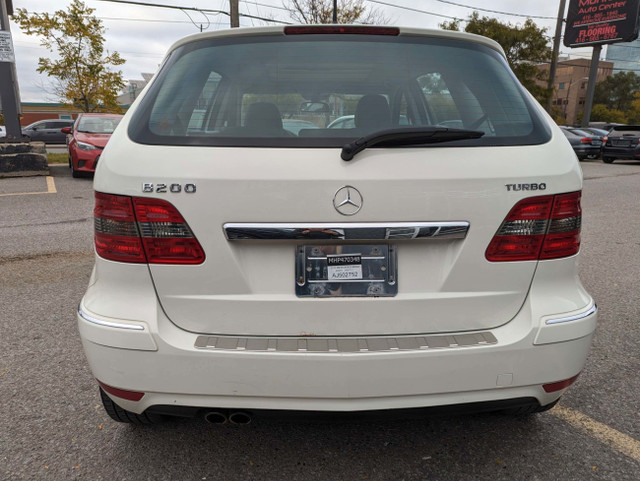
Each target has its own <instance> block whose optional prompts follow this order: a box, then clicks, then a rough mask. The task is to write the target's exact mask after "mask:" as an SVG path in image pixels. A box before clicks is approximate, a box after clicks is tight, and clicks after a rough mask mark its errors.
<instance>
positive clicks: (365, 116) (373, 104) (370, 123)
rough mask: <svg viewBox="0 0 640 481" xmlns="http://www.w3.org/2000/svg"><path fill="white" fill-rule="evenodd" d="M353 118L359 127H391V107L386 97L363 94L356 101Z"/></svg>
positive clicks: (372, 128) (371, 128) (370, 128)
mask: <svg viewBox="0 0 640 481" xmlns="http://www.w3.org/2000/svg"><path fill="white" fill-rule="evenodd" d="M354 120H355V123H356V128H359V129H367V130H383V129H386V128H391V109H389V103H388V102H387V99H386V98H384V97H383V96H382V95H371V94H370V95H365V96H364V97H362V98H361V99H360V101H359V102H358V107H356V114H355V119H354Z"/></svg>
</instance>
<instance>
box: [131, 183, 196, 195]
mask: <svg viewBox="0 0 640 481" xmlns="http://www.w3.org/2000/svg"><path fill="white" fill-rule="evenodd" d="M142 192H144V193H147V194H150V193H152V192H155V193H156V194H166V193H171V194H179V193H180V192H184V193H185V194H195V193H196V184H184V185H183V184H177V183H176V184H154V183H152V182H143V183H142Z"/></svg>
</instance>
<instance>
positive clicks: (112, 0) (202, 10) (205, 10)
mask: <svg viewBox="0 0 640 481" xmlns="http://www.w3.org/2000/svg"><path fill="white" fill-rule="evenodd" d="M98 1H99V2H110V3H121V4H128V5H137V6H141V7H156V8H168V9H171V10H181V11H185V10H189V11H192V12H200V13H203V14H205V15H207V14H209V13H211V14H222V15H227V16H229V12H226V11H224V10H213V9H208V8H195V7H176V6H173V5H162V4H159V3H145V2H136V1H133V0H98ZM239 16H240V17H245V18H253V19H256V20H263V21H265V22H273V23H281V24H283V25H291V23H290V22H283V21H281V20H274V19H272V18H264V17H258V16H257V15H249V14H246V13H240V14H239Z"/></svg>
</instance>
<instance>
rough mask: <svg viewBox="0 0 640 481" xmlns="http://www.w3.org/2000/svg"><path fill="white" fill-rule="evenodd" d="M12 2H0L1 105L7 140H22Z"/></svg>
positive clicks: (2, 0) (5, 0)
mask: <svg viewBox="0 0 640 481" xmlns="http://www.w3.org/2000/svg"><path fill="white" fill-rule="evenodd" d="M10 13H11V14H13V5H12V3H11V0H0V105H2V112H3V115H4V123H5V126H6V128H7V140H19V139H21V138H22V129H21V128H20V93H19V91H18V82H17V75H16V63H15V53H14V50H13V42H12V41H11V30H10V27H9V14H10Z"/></svg>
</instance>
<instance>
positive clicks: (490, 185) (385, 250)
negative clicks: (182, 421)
mask: <svg viewBox="0 0 640 481" xmlns="http://www.w3.org/2000/svg"><path fill="white" fill-rule="evenodd" d="M301 37H302V36H301ZM304 37H305V38H304V42H303V44H304V48H305V52H306V51H308V50H309V49H314V48H315V57H314V58H315V60H309V58H310V56H309V55H308V54H307V53H305V54H304V55H301V54H300V52H301V50H299V49H298V50H297V49H296V48H294V47H292V46H291V44H292V43H295V42H291V41H290V39H288V38H287V37H283V36H282V35H281V34H280V36H279V37H278V38H279V39H280V40H281V41H282V42H283V43H287V48H284V49H283V48H281V47H282V45H276V46H275V47H273V46H272V47H273V48H274V50H273V51H269V50H268V49H267V50H266V51H265V52H260V51H257V52H256V51H255V50H256V49H258V50H260V49H259V48H258V47H257V45H264V42H261V40H264V38H260V37H257V38H251V37H242V41H241V42H240V46H238V44H236V43H234V42H230V43H229V42H228V39H225V38H224V37H222V39H223V40H224V41H222V43H220V41H219V39H218V38H216V37H213V38H210V37H205V39H204V40H203V41H202V42H201V43H200V44H198V45H196V46H197V47H198V48H195V47H194V45H191V44H186V46H185V48H184V50H183V51H182V52H180V55H178V57H177V58H178V60H175V59H174V61H173V63H172V62H168V63H167V64H166V65H165V67H164V72H161V74H160V76H159V80H157V81H156V84H155V85H154V86H153V87H152V89H151V90H150V92H149V94H148V96H147V97H146V98H145V99H144V100H143V102H142V104H141V105H140V106H139V107H138V109H137V111H136V113H135V115H134V116H131V115H127V117H126V118H125V120H124V121H123V125H124V126H125V128H126V129H127V131H126V132H125V131H124V130H123V129H119V130H118V131H117V132H116V133H115V134H114V140H113V141H112V142H111V143H110V144H109V146H108V147H107V149H106V150H105V154H104V155H103V163H102V165H101V168H100V170H99V172H98V175H97V177H96V183H95V186H96V190H97V191H109V190H111V191H113V188H111V189H110V188H109V187H110V186H111V187H112V186H114V185H118V186H120V187H119V188H118V193H120V194H124V195H128V196H134V197H135V198H144V199H162V201H165V202H169V203H170V204H171V205H173V206H174V207H175V209H176V210H177V212H179V214H180V215H181V216H182V220H179V221H175V220H174V223H176V222H177V223H178V224H180V225H181V226H182V227H180V229H181V232H187V235H192V236H193V237H194V238H195V239H197V242H198V243H199V245H200V246H201V248H202V251H203V252H204V258H203V259H201V260H200V261H199V263H197V264H195V265H188V264H186V265H185V264H183V265H181V264H180V263H177V264H176V263H172V264H167V263H162V262H160V263H151V264H150V265H149V269H150V273H151V276H152V277H153V282H154V285H155V287H156V291H157V294H158V298H159V301H160V304H161V306H162V309H163V310H164V312H165V313H166V314H167V316H168V317H169V318H170V319H171V321H172V322H174V323H175V324H176V325H177V326H179V327H181V328H183V329H185V330H188V331H192V332H198V333H210V334H230V335H249V336H251V335H256V336H263V335H265V336H266V335H269V336H273V335H278V336H349V335H382V334H414V333H444V332H460V331H474V330H482V329H488V328H492V327H495V326H499V325H502V324H504V323H506V322H508V321H509V320H510V319H512V318H513V317H514V316H515V315H516V314H517V313H518V312H519V310H520V309H521V307H522V305H523V303H524V301H525V299H526V296H527V292H528V289H529V286H530V284H531V281H532V278H533V276H534V273H535V270H536V265H537V262H538V261H537V259H538V254H537V253H536V255H535V256H534V258H532V259H531V260H525V261H507V262H499V261H496V260H488V258H487V255H488V254H487V248H488V247H489V245H490V244H491V242H492V239H494V236H495V235H496V233H497V232H498V231H499V230H500V229H501V226H502V229H504V226H505V225H506V224H503V221H505V219H507V216H508V215H509V212H510V211H511V209H512V208H513V207H514V206H515V205H516V204H517V203H518V201H520V200H521V199H525V198H529V197H543V198H545V199H550V200H549V204H548V205H549V206H551V205H553V202H554V200H553V195H551V196H550V195H549V194H553V193H556V192H570V191H571V190H577V189H579V186H580V182H581V177H580V173H579V168H578V167H577V164H576V163H575V159H574V157H573V154H572V152H571V150H570V149H569V147H568V145H567V144H566V142H564V139H559V138H557V137H555V138H554V140H553V141H551V142H550V139H551V135H550V133H549V132H550V131H549V129H548V127H546V126H545V124H544V122H543V121H542V120H541V116H540V115H539V114H538V113H537V111H536V107H534V106H533V104H532V103H531V102H530V101H529V99H528V97H527V95H526V94H525V93H524V92H522V91H521V90H520V88H519V87H518V86H517V84H516V82H515V81H514V80H513V79H512V77H511V75H510V74H509V73H508V71H507V69H506V67H505V64H504V62H503V61H502V60H501V57H500V55H499V54H498V53H497V52H496V51H495V50H492V49H490V48H488V47H487V48H485V47H484V46H481V45H479V44H474V43H472V42H471V41H469V40H467V41H461V40H455V41H453V45H452V44H451V41H450V39H445V40H443V39H437V38H436V39H434V38H433V37H425V38H422V37H413V36H412V37H408V38H406V39H404V40H403V41H399V40H398V39H399V37H398V36H389V37H384V38H382V39H380V38H378V37H376V36H375V35H365V36H364V38H359V36H357V35H353V36H351V37H350V38H349V39H348V40H344V37H342V36H340V35H331V36H329V37H330V39H331V40H330V42H331V41H332V42H339V45H338V47H340V49H341V51H342V52H343V54H344V57H345V59H344V60H340V61H338V60H335V59H334V57H335V56H332V57H331V56H329V55H327V53H326V51H325V49H326V50H327V51H332V52H334V51H335V46H333V45H332V44H331V43H330V42H329V43H328V44H326V42H327V38H326V36H323V35H317V37H318V38H317V43H318V45H316V43H314V42H311V43H309V37H310V36H304ZM314 37H316V36H314ZM400 37H402V36H400ZM267 40H269V41H273V39H272V38H270V37H269V38H268V39H267ZM463 40H464V37H463ZM372 42H377V45H376V49H374V50H376V51H377V55H371V54H369V53H367V52H369V51H370V50H371V43H372ZM267 43H268V42H267ZM276 43H277V42H276ZM230 47H233V48H231V51H230V52H229V53H228V54H227V52H225V51H224V49H225V48H230ZM239 47H242V48H241V49H240V51H241V53H242V55H243V62H244V64H243V67H242V68H239V67H237V62H235V61H233V58H237V57H238V54H239V52H240V51H238V50H237V48H239ZM480 47H482V48H481V49H480V50H482V53H478V51H477V49H478V48H480ZM288 48H291V50H288ZM350 48H353V51H350V50H349V49H350ZM398 48H400V49H402V51H403V52H404V54H405V59H404V60H403V61H402V62H404V63H403V65H405V63H408V64H411V65H412V68H410V69H409V72H408V73H407V74H406V75H405V74H403V75H401V76H400V77H398V76H397V75H395V74H389V73H386V74H385V73H384V72H386V71H388V69H386V68H383V69H382V70H380V69H379V64H380V62H382V63H383V64H384V61H388V62H393V60H392V59H394V58H396V57H397V55H396V54H397V52H398V50H397V49H398ZM424 48H428V49H432V50H433V49H435V50H434V51H433V55H430V56H428V57H436V58H442V59H446V57H447V55H442V54H448V55H449V57H451V56H454V57H456V56H457V57H459V58H458V59H457V60H458V61H461V60H464V58H462V57H464V56H465V55H468V58H467V60H468V62H467V65H468V63H469V62H471V63H475V62H480V65H482V66H483V68H484V69H485V70H486V72H487V75H488V77H489V78H487V79H485V81H483V82H475V81H473V80H470V79H468V77H469V76H468V75H466V74H465V73H464V72H465V71H464V69H463V68H462V67H461V66H456V62H455V61H454V62H453V63H452V62H451V61H446V60H442V61H437V62H436V63H435V64H433V63H428V65H427V64H426V63H425V65H424V66H416V62H417V63H419V60H417V59H418V58H419V53H420V52H421V49H424ZM442 48H445V51H439V50H438V49H442ZM207 49H214V50H215V53H216V55H212V52H206V53H207V55H200V53H201V52H202V50H207ZM216 49H220V50H216ZM242 49H244V50H242ZM385 49H386V50H385ZM447 49H448V50H447ZM178 50H179V49H178ZM276 52H277V53H276ZM290 52H298V53H297V57H296V62H291V61H290V60H291V57H290V56H288V55H290ZM176 55H177V54H176ZM189 57H193V58H191V59H190V58H189ZM273 57H279V60H278V61H277V62H275V64H271V63H270V62H269V61H264V59H265V58H273ZM204 58H207V59H212V58H213V59H218V60H208V62H209V65H208V66H207V69H206V73H205V72H201V71H200V68H199V67H197V66H202V61H203V59H204ZM355 58H358V59H360V64H359V65H358V67H357V69H356V68H355V67H353V61H355V60H354V59H355ZM420 58H422V57H420ZM185 59H187V60H188V61H185ZM305 59H306V60H305ZM189 62H190V63H189ZM323 62H324V64H323ZM336 62H337V63H336ZM329 64H331V65H332V67H333V68H332V69H328V68H327V65H329ZM349 65H351V66H352V67H353V68H351V69H349V68H348V66H349ZM392 66H394V67H395V68H396V69H397V68H398V66H397V65H392ZM405 66H406V65H405ZM276 67H278V68H276ZM294 67H295V68H294ZM340 68H341V69H342V71H343V72H342V74H341V76H340V75H336V74H335V73H328V72H335V71H337V70H339V69H340ZM194 69H195V70H194ZM247 70H255V71H254V72H252V73H250V74H246V75H248V77H246V76H245V77H240V78H232V77H234V76H240V75H241V72H245V73H246V71H247ZM480 71H482V69H480ZM276 72H278V73H277V75H278V80H279V81H280V82H274V83H268V84H265V85H261V84H260V85H259V84H258V83H256V82H257V81H256V79H260V78H263V79H268V78H270V76H273V75H276ZM425 72H426V73H425ZM374 73H375V75H377V76H381V77H380V78H379V79H377V80H376V81H370V80H366V79H371V78H372V75H373V74H374ZM243 75H244V74H243ZM318 76H321V77H322V79H321V80H322V83H323V91H322V92H321V91H320V90H318V85H319V84H318V82H317V78H318ZM345 76H346V77H347V80H345ZM425 76H427V77H425ZM187 77H190V79H191V80H190V81H195V80H194V79H197V78H200V79H201V81H200V82H199V83H197V82H196V83H197V89H196V90H197V91H198V92H199V93H198V94H197V95H195V101H194V102H193V103H192V104H191V107H190V109H191V111H194V110H196V109H195V107H198V108H197V110H198V113H197V115H198V122H192V121H188V122H187V121H184V122H183V123H182V124H181V125H182V127H179V126H176V125H175V122H176V120H175V119H176V118H177V117H180V115H181V114H180V109H182V108H184V104H186V103H189V99H188V97H189V94H185V95H184V96H185V99H186V100H184V101H182V103H180V105H177V104H175V103H174V100H173V99H174V98H175V96H176V95H175V93H176V92H177V91H182V92H184V84H183V82H186V80H184V79H183V78H187ZM291 78H294V79H295V82H292V81H291ZM355 78H357V79H358V82H359V83H358V84H356V83H354V82H353V79H355ZM445 79H446V80H445ZM227 80H228V81H229V83H225V82H226V81H227ZM249 80H251V81H249ZM252 82H253V83H252ZM488 82H493V86H491V87H490V88H489V87H487V85H488ZM445 83H446V85H445ZM497 83H500V84H501V85H498V86H499V87H500V88H497V87H496V89H494V88H493V87H494V86H496V84H497ZM256 85H259V86H256ZM483 86H484V87H483ZM305 87H307V88H308V90H309V92H305V93H304V95H302V94H300V92H301V91H304V88H305ZM176 89H177V90H176ZM314 89H315V90H314ZM358 89H359V90H358ZM374 89H375V90H376V94H375V95H376V96H377V99H376V100H375V102H378V101H379V99H380V98H384V99H385V100H386V103H387V104H388V108H389V111H390V114H386V113H384V114H383V116H385V117H386V116H387V115H390V117H391V124H390V125H387V126H385V127H384V128H385V129H389V128H390V130H394V128H397V127H398V125H397V124H398V121H397V119H398V118H399V117H400V116H405V117H406V118H407V119H409V123H410V127H412V128H418V129H426V130H427V131H428V132H431V130H429V129H432V128H433V126H434V125H437V124H438V123H439V121H440V122H445V125H447V127H445V128H444V129H445V130H446V129H447V128H450V126H451V125H454V126H455V127H462V128H464V129H466V131H470V130H474V131H475V130H480V131H481V132H483V133H484V134H485V135H484V136H483V137H481V138H479V139H478V138H471V137H470V138H469V139H467V140H453V141H442V143H434V144H428V143H426V142H419V143H420V144H421V145H418V146H416V145H412V144H411V142H409V144H410V145H406V144H403V143H400V144H398V145H393V146H392V145H389V144H383V145H378V146H377V147H374V148H368V149H366V150H364V151H362V152H360V153H358V154H357V155H356V156H355V158H354V159H353V160H350V161H345V160H343V159H342V158H341V153H342V152H343V150H342V149H341V147H340V146H342V145H344V144H346V143H349V142H350V141H353V140H354V139H355V138H358V137H360V136H361V135H362V134H366V133H370V132H371V131H373V132H377V131H378V130H379V129H380V128H381V127H380V126H373V127H371V128H370V130H369V131H367V128H368V127H366V126H365V125H368V124H366V121H365V120H362V118H363V114H362V111H361V110H362V109H363V108H364V107H361V105H362V103H364V101H363V100H362V98H363V97H367V96H370V95H371V92H372V91H373V90H374ZM453 91H456V92H459V95H461V97H460V99H454V98H453V94H452V93H451V92H453ZM294 92H295V93H294ZM314 92H315V93H314ZM320 92H321V93H320ZM498 92H499V93H500V94H499V95H498ZM483 96H485V97H486V98H483ZM465 98H466V99H467V100H466V104H465V103H464V102H465V100H464V99H465ZM498 98H502V99H503V100H504V99H505V98H506V99H507V100H508V104H509V109H510V112H511V114H509V115H511V117H509V116H506V114H505V112H506V110H505V109H504V107H505V106H504V105H501V104H499V101H498V100H497V99H498ZM265 100H269V101H270V102H266V101H265ZM454 100H455V101H454ZM493 101H496V102H498V106H497V107H495V105H494V104H492V102H493ZM252 102H253V103H259V104H261V105H260V106H259V107H256V109H258V108H259V109H260V110H261V111H263V112H262V113H261V115H262V117H268V116H269V115H270V114H269V113H268V112H267V110H273V108H272V107H271V106H268V107H264V106H263V105H262V104H266V103H272V104H275V105H276V106H277V108H278V110H280V114H279V115H282V116H285V117H286V116H287V115H288V114H287V113H282V112H283V111H288V112H290V117H289V118H297V119H300V120H305V121H309V122H314V123H316V124H317V125H319V128H317V129H308V130H312V131H313V132H312V133H310V134H309V133H308V132H306V133H305V130H304V129H303V130H301V131H300V132H299V133H298V134H297V135H296V134H293V135H289V134H288V133H286V132H283V131H282V130H280V129H278V130H273V131H266V130H265V131H261V132H259V133H256V131H255V130H252V129H255V128H256V125H254V123H253V120H251V119H250V117H251V115H252V114H251V107H249V104H251V103H252ZM438 102H440V106H439V107H438ZM456 102H457V104H456ZM382 103H384V102H382ZM314 104H315V105H314ZM427 104H430V106H428V105H427ZM176 105H177V106H176ZM456 105H457V106H456ZM491 105H494V107H495V108H492V107H491ZM202 110H205V111H206V112H207V113H206V114H204V115H203V114H202ZM383 112H386V111H384V110H383ZM514 112H516V113H517V115H516V114H514ZM174 114H176V115H174ZM351 114H353V115H355V121H356V126H358V123H359V122H360V125H361V129H362V130H361V131H357V132H353V131H348V132H347V131H346V130H345V131H344V132H341V133H340V135H339V136H338V137H335V135H334V134H330V133H328V132H329V130H331V131H335V130H339V129H327V128H326V126H327V125H328V124H329V123H330V122H331V121H333V120H335V119H336V118H338V117H340V116H344V115H351ZM216 116H217V117H216ZM359 118H360V120H359ZM394 118H395V119H396V121H395V124H396V125H395V126H394V125H393V122H394V121H393V119H394ZM171 119H173V120H171ZM186 119H187V120H188V119H189V117H188V116H187V117H186ZM207 119H208V120H207ZM172 122H174V123H172ZM205 122H207V125H204V123H205ZM221 124H224V125H223V126H221ZM187 125H188V127H187ZM307 135H308V137H307ZM438 135H441V134H438ZM559 135H560V136H561V134H559ZM127 136H129V137H130V139H129V138H127ZM561 137H562V136H561ZM522 143H525V144H526V145H525V146H523V145H520V144H522ZM132 159H135V162H132ZM541 172H542V173H541ZM550 208H551V207H549V209H550ZM138 215H139V214H138ZM145 215H146V214H145ZM545 215H547V216H548V215H550V214H549V212H547V213H546V214H545ZM145 219H147V218H146V217H145ZM507 220H508V219H507ZM518 222H520V221H518ZM138 223H139V226H140V229H141V231H144V229H145V227H148V226H147V220H144V221H142V222H141V219H140V218H138ZM544 225H545V226H546V225H547V224H544ZM544 229H546V227H544ZM544 232H546V230H544ZM544 232H543V234H544ZM189 233H190V234H189ZM144 235H145V234H144V233H143V236H144Z"/></svg>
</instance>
